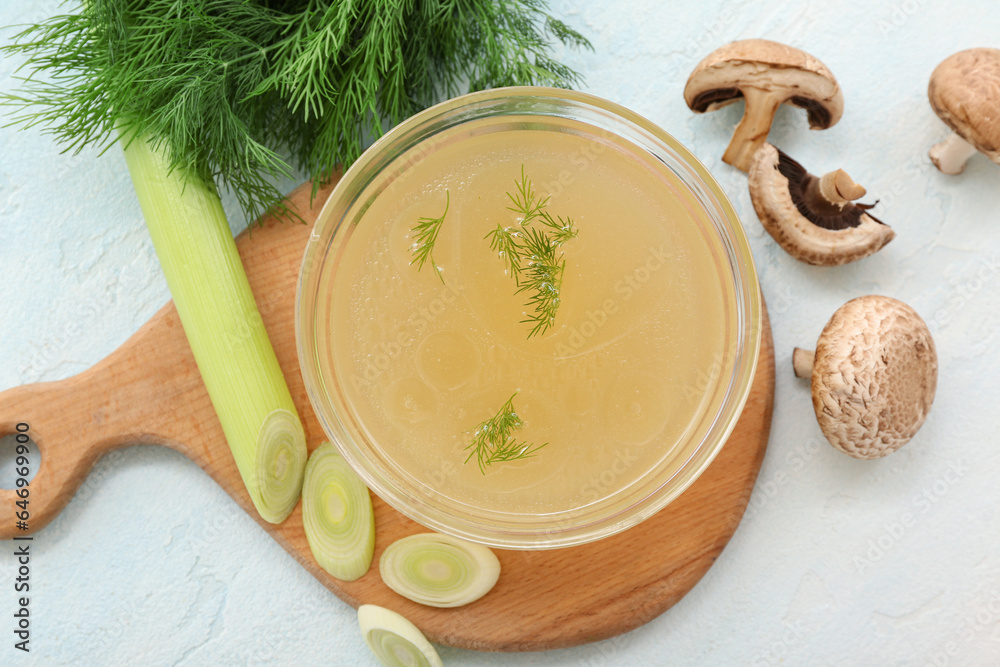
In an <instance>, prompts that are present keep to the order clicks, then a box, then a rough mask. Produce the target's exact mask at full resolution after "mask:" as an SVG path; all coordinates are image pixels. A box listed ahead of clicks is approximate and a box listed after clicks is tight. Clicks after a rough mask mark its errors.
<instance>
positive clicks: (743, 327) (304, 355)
mask: <svg viewBox="0 0 1000 667" xmlns="http://www.w3.org/2000/svg"><path fill="white" fill-rule="evenodd" d="M511 130H531V131H540V132H545V131H556V132H571V133H574V134H577V135H580V136H584V137H587V138H588V140H590V141H595V142H600V143H604V144H608V145H611V144H613V145H614V146H615V147H616V148H617V149H618V150H626V151H630V152H632V153H633V154H634V155H636V156H641V157H642V159H643V160H644V161H645V162H646V163H648V164H652V165H654V167H653V168H656V169H663V170H668V171H669V172H670V174H671V175H672V179H673V182H675V183H676V182H679V184H680V186H679V187H676V188H675V189H676V196H677V197H679V198H681V199H683V200H684V205H685V206H686V207H687V209H688V210H690V211H692V216H691V217H692V224H695V225H698V226H699V227H700V230H699V231H700V233H701V234H702V235H703V236H704V237H705V238H706V239H708V243H709V245H710V246H711V248H713V250H712V254H713V257H714V258H715V259H714V261H715V262H716V266H717V270H718V272H719V277H720V282H719V283H717V285H724V286H725V289H724V290H722V291H724V292H725V294H726V296H725V297H724V299H725V302H726V304H727V307H726V313H727V314H726V316H725V317H724V318H723V319H724V321H723V322H722V323H721V325H720V326H721V327H722V328H723V329H724V331H722V332H721V333H720V335H721V339H722V340H723V341H724V350H723V351H722V352H721V353H720V354H719V355H718V357H719V359H718V363H717V364H714V365H713V368H712V370H711V372H710V373H708V374H706V376H705V379H704V385H705V386H704V387H700V389H701V390H704V391H705V392H706V396H708V397H709V400H706V401H703V403H702V404H701V405H704V406H708V409H706V410H705V413H704V414H694V415H689V417H690V418H691V424H692V425H693V426H692V427H691V428H690V429H689V430H688V431H687V434H688V435H687V436H686V437H688V438H689V441H687V442H685V443H682V444H683V445H684V449H683V451H684V452H685V455H684V456H680V457H677V456H673V457H664V458H663V459H662V460H660V461H658V462H657V463H656V464H655V465H652V466H651V467H650V468H649V469H648V470H644V471H642V472H641V474H640V475H639V476H638V477H637V478H636V479H635V481H633V482H632V483H630V484H629V485H627V486H626V487H624V488H620V489H617V490H616V491H615V492H614V493H612V494H611V495H609V496H607V497H604V498H602V499H600V500H599V501H597V502H587V503H582V504H580V505H578V506H571V507H562V508H557V509H554V510H553V509H550V510H547V511H545V512H543V513H527V512H521V513H517V512H505V511H501V510H498V509H496V507H492V508H485V507H476V506H472V505H469V504H467V503H464V502H458V501H456V500H455V499H454V498H451V497H449V496H447V495H445V494H442V493H440V492H439V491H438V490H437V489H436V488H435V487H436V485H435V483H434V481H433V480H429V479H419V478H416V477H414V476H413V475H410V474H408V472H407V471H406V470H405V466H401V465H399V464H398V463H397V462H395V461H393V460H392V458H391V457H390V456H388V455H387V454H386V452H385V451H383V449H382V448H380V447H379V443H377V442H374V441H373V439H372V437H371V436H370V431H369V430H368V429H367V428H366V427H365V424H364V423H361V421H360V420H359V419H358V416H357V414H355V413H354V411H353V410H352V407H351V402H350V400H349V399H348V396H347V395H346V389H345V383H346V379H345V378H340V377H338V374H337V371H336V369H335V368H334V365H333V364H332V363H331V361H330V358H331V357H330V351H329V349H327V348H328V341H329V340H330V337H331V333H330V327H331V326H332V325H331V311H330V306H329V303H328V302H329V301H330V300H331V299H325V300H324V299H323V298H322V297H321V294H322V288H323V286H324V285H330V284H332V283H331V281H333V280H334V278H335V277H336V273H337V271H338V269H339V268H340V267H341V265H342V264H343V261H342V260H343V256H344V252H345V248H346V247H347V245H348V244H349V243H350V241H351V238H352V230H354V229H355V228H356V226H357V225H364V224H365V217H364V216H365V212H366V211H367V210H368V209H369V207H370V206H371V204H372V202H374V201H375V200H376V199H377V198H378V197H379V196H383V193H385V192H386V190H387V189H388V188H389V187H390V186H391V185H392V184H393V183H394V182H395V181H396V180H398V179H401V178H405V177H406V176H407V175H408V174H409V173H411V171H412V169H413V167H414V165H416V164H418V163H419V161H420V160H422V159H423V158H424V157H426V156H427V155H429V154H431V153H433V152H434V151H436V150H439V149H440V147H441V146H445V145H452V144H454V143H455V142H461V141H462V140H463V138H468V137H470V136H473V135H480V134H482V133H484V132H507V131H511ZM385 196H388V195H385ZM760 337H761V300H760V290H759V286H758V282H757V275H756V272H755V269H754V263H753V258H752V255H751V252H750V248H749V245H748V243H747V239H746V236H745V235H744V233H743V228H742V226H741V224H740V221H739V219H738V218H737V216H736V213H735V211H734V210H733V208H732V206H731V204H730V203H729V201H728V200H727V199H726V196H725V195H724V194H723V192H722V189H721V188H720V186H719V184H718V183H717V182H716V181H715V179H714V178H713V177H712V176H711V174H710V173H709V172H708V170H707V169H705V167H704V166H703V165H702V164H701V163H700V162H699V161H698V160H697V159H696V158H695V157H694V156H693V155H692V154H691V152H690V151H688V150H687V149H686V148H684V146H682V145H681V144H680V143H679V142H678V141H677V140H676V139H674V138H673V137H671V136H670V135H668V134H667V133H666V132H664V131H663V130H661V129H660V128H659V127H657V126H656V125H654V124H653V123H651V122H649V121H648V120H646V119H644V118H642V117H640V116H638V115H636V114H634V113H632V112H631V111H629V110H627V109H625V108H623V107H621V106H619V105H616V104H613V103H611V102H608V101H607V100H603V99H600V98H598V97H594V96H591V95H586V94H582V93H578V92H572V91H565V90H556V89H549V88H540V87H525V88H505V89H496V90H490V91H485V92H480V93H473V94H470V95H465V96H462V97H458V98H455V99H452V100H449V101H447V102H444V103H442V104H439V105H437V106H435V107H433V108H430V109H428V110H426V111H424V112H422V113H419V114H417V115H416V116H414V117H412V118H410V119H409V120H407V121H406V122H404V123H402V124H400V125H399V126H397V127H396V128H394V129H393V130H392V131H390V132H389V133H387V134H386V135H385V136H384V137H382V138H381V139H380V140H378V141H377V142H375V144H373V145H372V146H371V147H370V148H369V149H368V150H367V151H366V152H365V153H364V155H362V156H361V158H359V159H358V160H357V161H356V162H355V163H354V164H353V165H352V166H351V168H350V169H349V170H348V171H347V173H345V174H344V176H343V177H342V178H341V180H340V182H339V183H338V184H337V186H336V189H335V190H334V192H333V194H332V195H331V196H330V198H329V200H328V201H327V203H326V205H325V206H324V208H323V210H322V211H321V212H320V214H319V217H318V219H317V221H316V224H315V227H314V229H313V232H312V236H311V237H310V240H309V243H308V245H307V247H306V252H305V256H304V259H303V264H302V269H301V273H300V276H299V284H298V294H297V301H296V340H297V345H298V355H299V363H300V365H301V369H302V376H303V379H304V381H305V386H306V389H307V391H308V394H309V398H310V400H311V402H312V405H313V408H314V410H315V412H316V415H317V417H318V418H319V421H320V423H321V424H322V427H323V429H324V431H325V432H326V434H327V436H328V437H329V438H330V440H331V441H332V442H333V443H334V444H335V445H336V446H337V448H338V449H339V450H340V451H341V453H342V454H343V455H344V457H345V458H346V459H347V461H348V462H349V463H350V464H351V465H352V466H353V467H354V469H355V470H356V471H357V472H358V474H359V475H360V476H361V477H362V478H363V479H364V481H365V483H366V484H367V485H368V486H369V488H371V490H372V491H373V492H375V493H376V494H377V495H378V496H379V497H381V498H382V499H383V500H385V501H386V502H387V503H388V504H389V505H391V506H392V507H394V508H395V509H397V510H398V511H400V512H402V513H403V514H405V515H406V516H408V517H410V518H412V519H413V520H415V521H417V522H419V523H421V524H423V525H425V526H427V527H428V528H431V529H433V530H438V531H441V532H444V533H449V534H452V535H455V536H458V537H462V538H465V539H469V540H473V541H477V542H480V543H483V544H487V545H490V546H495V547H500V548H513V549H547V548H555V547H565V546H572V545H576V544H582V543H585V542H589V541H592V540H596V539H599V538H602V537H606V536H608V535H612V534H614V533H617V532H619V531H622V530H625V529H627V528H629V527H631V526H634V525H635V524H637V523H639V522H640V521H642V520H643V519H645V518H647V517H649V516H650V515H652V514H653V513H655V512H656V511H658V510H660V509H662V508H663V507H664V506H666V505H667V504H668V503H670V502H671V501H672V500H673V499H675V498H676V497H677V496H678V495H680V494H681V493H682V492H683V491H684V490H685V489H686V488H688V487H689V486H690V485H691V484H692V483H693V482H694V481H695V480H696V479H697V478H698V476H699V475H700V474H701V473H702V472H703V471H704V470H705V469H706V468H707V467H708V465H709V464H710V463H711V462H712V460H713V459H714V457H715V456H716V455H717V454H718V453H719V451H720V450H721V448H722V447H723V445H724V444H725V442H726V439H727V438H728V436H729V435H730V433H731V432H732V430H733V428H734V426H735V424H736V421H737V419H738V418H739V416H740V414H741V412H742V409H743V406H744V404H745V402H746V399H747V396H748V395H749V393H750V388H751V384H752V381H753V376H754V371H755V369H756V363H757V353H758V349H759V346H760ZM459 454H460V455H461V452H459ZM462 458H464V455H462ZM459 463H461V459H460V460H459Z"/></svg>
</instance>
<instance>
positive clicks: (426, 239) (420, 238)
mask: <svg viewBox="0 0 1000 667" xmlns="http://www.w3.org/2000/svg"><path fill="white" fill-rule="evenodd" d="M444 197H445V201H444V213H442V214H441V217H438V218H420V219H418V220H417V224H415V225H414V226H413V229H411V230H410V231H412V232H413V233H414V235H415V236H416V240H415V241H414V242H413V246H412V247H411V251H412V252H413V260H411V261H410V264H414V263H416V265H417V271H419V270H420V269H422V268H424V263H425V262H426V261H427V260H428V259H430V260H431V266H432V267H433V268H434V273H436V274H437V276H438V278H440V279H441V283H442V284H444V276H443V275H441V267H439V266H438V265H437V262H435V261H434V244H435V243H437V238H438V232H440V231H441V226H442V225H443V224H444V218H445V216H446V215H448V208H449V207H450V206H451V194H450V193H449V192H448V191H447V190H445V191H444Z"/></svg>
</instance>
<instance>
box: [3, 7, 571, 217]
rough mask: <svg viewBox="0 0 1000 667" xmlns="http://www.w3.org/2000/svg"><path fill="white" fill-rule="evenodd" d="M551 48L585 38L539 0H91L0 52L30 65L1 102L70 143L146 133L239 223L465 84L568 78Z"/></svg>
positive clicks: (26, 123)
mask: <svg viewBox="0 0 1000 667" xmlns="http://www.w3.org/2000/svg"><path fill="white" fill-rule="evenodd" d="M554 42H561V43H563V44H565V45H567V46H570V47H583V48H590V44H589V42H587V40H586V39H585V38H583V37H582V36H581V35H580V34H579V33H577V32H576V31H574V30H573V29H572V28H570V27H569V26H567V25H566V24H564V23H562V22H561V21H559V20H557V19H555V18H553V17H552V16H551V15H550V14H549V13H548V11H547V3H546V2H543V1H541V0H449V1H447V2H442V1H441V0H353V1H352V2H343V1H341V0H282V1H277V0H88V1H87V2H84V3H82V6H81V7H80V9H78V10H77V13H75V14H64V15H60V16H54V17H52V18H50V19H48V20H46V21H44V22H42V23H39V24H37V25H34V26H31V27H29V28H27V29H25V30H24V31H22V32H20V33H19V34H17V35H16V36H15V37H14V38H13V40H12V43H10V44H7V45H5V46H3V47H0V55H3V56H16V57H22V58H26V59H27V61H26V63H25V65H24V66H23V68H22V71H23V72H24V73H25V74H24V75H23V76H22V77H21V78H20V83H19V86H20V89H19V90H17V91H10V92H9V93H8V94H6V95H4V96H2V103H3V104H4V105H6V106H7V107H8V109H9V110H10V113H11V114H12V116H13V121H14V123H15V124H19V125H21V126H22V127H30V126H34V125H39V126H42V127H43V128H45V131H46V132H48V133H50V134H52V135H53V136H54V137H55V138H56V139H57V140H58V141H59V142H60V143H61V144H62V145H63V146H65V147H66V148H67V149H68V150H71V151H79V150H80V149H81V148H83V147H84V146H98V147H100V148H102V149H107V148H109V147H110V146H111V145H112V144H114V143H115V142H116V141H117V140H118V137H119V133H121V134H122V135H124V136H126V137H140V136H142V137H151V138H152V140H153V142H154V144H156V148H158V149H165V151H166V154H167V155H168V156H169V157H170V160H171V168H172V169H174V170H180V173H181V174H182V175H184V176H185V177H186V178H187V177H197V178H200V179H202V180H213V181H215V183H216V184H217V185H218V186H219V187H220V188H228V189H230V190H232V192H233V193H234V194H235V196H236V199H237V201H238V202H239V206H240V208H241V209H242V212H243V215H244V216H245V218H246V220H247V221H248V223H249V222H250V221H253V220H256V219H258V218H259V217H260V215H261V214H262V213H264V212H265V211H269V210H271V211H274V212H277V213H279V214H280V213H282V212H284V213H286V214H287V213H288V212H287V211H286V210H285V209H284V206H283V204H282V202H283V194H282V193H281V191H280V190H279V189H278V184H277V181H278V179H281V178H283V177H287V176H289V175H290V174H291V173H292V171H293V168H294V169H298V170H302V171H304V172H305V173H306V175H307V176H308V177H310V178H311V179H313V183H314V188H316V189H318V188H319V186H320V184H321V183H322V182H324V181H326V180H329V179H330V178H331V177H332V176H333V175H334V174H335V173H336V172H337V170H338V168H339V166H340V165H343V166H344V167H346V166H348V165H349V164H350V163H351V162H353V161H354V160H355V159H356V158H357V157H358V156H359V155H360V154H361V151H362V149H363V147H364V145H365V143H366V142H367V141H368V140H370V138H371V137H372V136H375V137H377V136H379V135H380V134H382V132H383V130H384V127H387V126H393V125H396V124H398V123H399V122H401V121H403V120H404V119H406V118H407V117H409V116H411V115H412V114H414V113H416V112H417V111H419V110H420V109H422V108H424V107H427V106H430V105H431V104H434V103H436V102H437V101H439V100H440V99H442V97H444V96H453V95H456V94H459V93H461V92H465V91H464V90H462V88H465V89H466V90H480V89H484V88H492V87H499V86H508V85H552V86H558V87H571V86H574V85H576V84H578V83H579V80H580V79H579V75H578V74H577V73H576V72H574V71H572V70H570V69H569V68H567V67H565V66H564V65H561V64H560V63H557V62H556V61H554V60H553V59H552V58H551V57H550V56H549V55H548V52H549V49H550V48H551V46H552V44H553V43H554ZM466 83H468V85H467V86H465V85H463V84H466Z"/></svg>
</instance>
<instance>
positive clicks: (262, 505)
mask: <svg viewBox="0 0 1000 667" xmlns="http://www.w3.org/2000/svg"><path fill="white" fill-rule="evenodd" d="M307 457H308V450H307V449H306V434H305V432H304V431H303V430H302V422H300V421H299V418H298V416H296V415H295V414H294V413H292V412H290V411H288V410H282V409H278V410H272V411H271V413H270V414H269V415H267V417H266V418H265V419H264V423H263V424H262V425H261V427H260V431H259V432H258V434H257V449H256V452H255V455H254V458H255V459H256V460H255V461H254V479H255V480H256V483H257V497H256V498H255V499H254V501H255V504H256V506H257V511H259V512H260V515H261V516H262V517H264V519H266V520H267V521H270V522H271V523H281V522H282V521H284V520H285V518H286V517H287V516H288V515H289V514H291V512H292V509H294V508H295V503H297V502H298V501H299V496H300V495H301V493H302V478H303V470H304V469H305V466H306V458H307Z"/></svg>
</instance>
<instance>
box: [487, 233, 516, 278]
mask: <svg viewBox="0 0 1000 667" xmlns="http://www.w3.org/2000/svg"><path fill="white" fill-rule="evenodd" d="M519 236H520V232H518V231H517V230H516V229H514V228H512V227H504V226H503V225H500V224H497V226H496V229H494V230H493V231H491V232H490V233H489V234H487V235H486V236H485V237H483V238H488V239H489V240H490V250H492V251H494V252H495V253H497V256H498V257H500V259H502V260H503V261H504V265H505V266H506V269H507V272H508V273H510V275H512V276H514V280H515V281H516V280H517V279H518V278H517V277H518V275H519V274H520V273H521V247H520V246H519V245H518V237H519Z"/></svg>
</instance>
